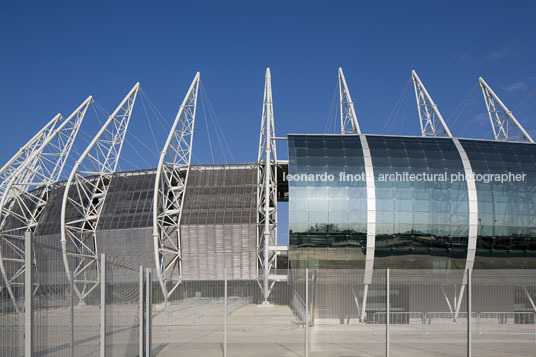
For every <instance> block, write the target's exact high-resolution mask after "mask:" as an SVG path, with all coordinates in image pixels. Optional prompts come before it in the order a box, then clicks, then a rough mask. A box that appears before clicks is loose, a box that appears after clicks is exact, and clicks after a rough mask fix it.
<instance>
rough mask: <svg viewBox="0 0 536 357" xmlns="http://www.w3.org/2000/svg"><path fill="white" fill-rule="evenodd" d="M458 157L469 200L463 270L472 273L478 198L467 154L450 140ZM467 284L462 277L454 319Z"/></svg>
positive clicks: (476, 230)
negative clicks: (460, 161)
mask: <svg viewBox="0 0 536 357" xmlns="http://www.w3.org/2000/svg"><path fill="white" fill-rule="evenodd" d="M452 140H453V141H454V144H455V145H456V148H457V149H458V152H459V153H460V157H461V159H462V164H463V169H464V171H465V182H466V183H467V193H468V198H469V235H468V241H467V258H466V260H465V270H469V271H472V270H473V265H474V263H475V255H476V242H477V238H478V198H477V193H476V183H475V179H474V177H473V168H472V167H471V162H470V161H469V158H468V157H467V153H466V152H465V149H464V148H463V146H462V144H461V143H460V141H459V140H458V139H457V138H452ZM466 283H467V275H466V274H464V275H463V282H462V286H461V287H460V293H459V295H458V300H457V304H456V317H457V316H458V313H459V311H460V306H461V300H462V297H463V291H464V287H465V284H466Z"/></svg>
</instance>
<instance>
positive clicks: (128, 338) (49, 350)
mask: <svg viewBox="0 0 536 357" xmlns="http://www.w3.org/2000/svg"><path fill="white" fill-rule="evenodd" d="M25 240H26V245H25V248H28V247H31V249H26V252H25V253H26V256H27V258H29V259H30V260H29V261H30V264H29V265H27V266H30V267H31V269H25V274H24V275H25V278H26V279H25V280H24V283H23V284H21V285H20V286H18V287H17V288H18V289H17V290H15V291H14V294H15V296H16V298H17V301H18V303H17V304H16V306H15V304H13V301H12V300H11V298H10V297H9V294H7V291H6V289H5V286H4V285H2V286H1V287H2V290H1V291H0V304H1V305H0V356H2V357H3V356H6V357H7V356H9V357H11V356H25V355H26V356H28V355H31V356H103V355H108V356H140V355H142V354H143V353H144V352H145V351H146V350H147V347H146V346H147V342H146V338H145V334H146V332H147V330H148V329H147V328H145V329H144V323H145V320H147V314H146V313H145V309H146V305H149V306H150V304H149V303H150V301H147V298H146V295H145V291H146V287H145V285H146V281H147V279H148V278H149V279H150V273H149V272H148V271H147V270H143V268H141V267H138V268H136V267H131V266H129V265H127V264H124V263H122V262H121V261H120V260H118V259H114V258H107V257H105V256H104V255H101V259H100V261H99V263H100V270H99V272H100V277H101V278H100V279H99V278H98V277H97V276H91V275H89V274H88V275H86V276H85V279H87V280H89V281H94V280H97V281H99V282H100V284H98V285H97V287H96V288H95V289H94V290H93V291H91V293H90V294H89V295H88V296H87V297H86V298H85V299H84V300H83V301H81V300H80V299H79V297H78V295H77V294H76V291H75V290H74V287H73V282H72V281H71V280H70V279H69V278H68V277H67V275H66V274H65V270H64V269H63V264H62V261H63V254H62V251H61V249H60V248H59V247H57V246H55V244H50V242H46V241H39V240H36V241H34V242H31V240H32V238H31V235H30V234H27V236H26V237H25ZM30 242H31V243H30ZM32 250H36V251H39V255H40V257H46V258H47V259H46V260H45V259H41V260H39V265H38V266H35V260H33V259H31V258H32V257H33V256H34V255H33V252H32ZM27 266H26V267H27ZM26 267H25V268H26ZM93 274H96V271H95V273H93ZM27 279H31V283H30V284H28V281H30V280H27ZM2 284H5V283H4V282H3V281H2ZM28 287H31V288H30V289H28ZM28 294H29V295H28ZM28 296H32V298H31V299H28V298H27V297H28ZM149 311H150V310H149ZM140 342H141V343H140ZM140 351H141V353H140Z"/></svg>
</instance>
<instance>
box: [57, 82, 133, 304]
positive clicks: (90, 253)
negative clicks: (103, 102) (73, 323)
mask: <svg viewBox="0 0 536 357" xmlns="http://www.w3.org/2000/svg"><path fill="white" fill-rule="evenodd" d="M139 88H140V84H139V83H136V84H135V85H134V87H133V88H132V89H131V90H130V92H129V93H128V95H127V96H126V97H125V98H124V99H123V101H122V102H121V104H119V106H118V107H117V109H116V110H115V111H114V112H113V113H112V115H110V117H109V118H108V120H106V122H105V123H104V125H103V126H102V128H101V129H100V130H99V132H98V133H97V135H96V136H95V137H94V138H93V140H92V141H91V143H90V144H89V146H88V147H87V148H86V150H85V151H84V152H83V153H82V155H81V156H80V158H79V159H78V160H77V161H76V163H75V165H74V167H73V169H72V171H71V174H70V176H69V179H68V180H67V183H66V184H65V192H64V194H63V201H62V208H61V246H62V251H63V263H64V265H65V271H66V273H67V277H68V278H69V280H72V281H73V283H72V285H73V288H74V291H75V293H76V295H77V296H78V299H79V302H80V303H81V304H82V303H84V299H85V298H86V297H87V296H88V294H90V293H91V292H92V291H93V290H94V289H95V288H96V287H97V286H99V281H100V269H99V264H98V260H99V250H98V247H97V236H96V235H97V226H98V223H99V218H100V215H101V212H102V207H103V205H104V201H105V199H106V194H107V193H108V189H109V187H110V181H111V178H112V174H113V173H114V172H115V170H116V168H117V163H118V161H119V156H120V154H121V149H122V146H123V141H124V139H125V134H126V131H127V128H128V123H129V121H130V115H131V113H132V108H133V106H134V103H135V101H136V96H137V94H138V90H139ZM82 164H84V166H82ZM73 215H74V216H76V218H71V217H73ZM71 264H72V266H71Z"/></svg>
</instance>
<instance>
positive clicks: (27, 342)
mask: <svg viewBox="0 0 536 357" xmlns="http://www.w3.org/2000/svg"><path fill="white" fill-rule="evenodd" d="M32 254H33V252H32V232H30V231H26V232H24V268H25V269H24V353H25V355H26V356H32V353H33V297H32V290H33V267H32Z"/></svg>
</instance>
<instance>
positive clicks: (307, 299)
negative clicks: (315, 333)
mask: <svg viewBox="0 0 536 357" xmlns="http://www.w3.org/2000/svg"><path fill="white" fill-rule="evenodd" d="M305 357H309V268H305Z"/></svg>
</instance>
